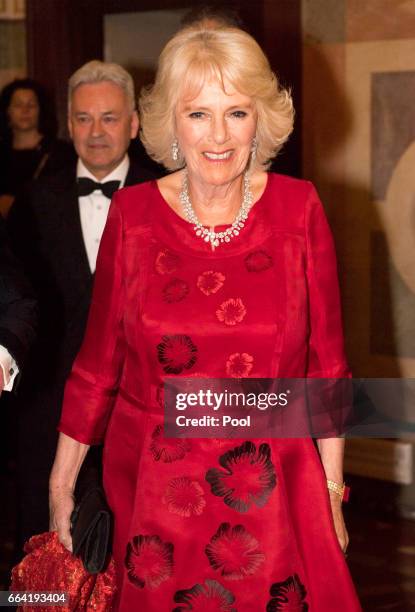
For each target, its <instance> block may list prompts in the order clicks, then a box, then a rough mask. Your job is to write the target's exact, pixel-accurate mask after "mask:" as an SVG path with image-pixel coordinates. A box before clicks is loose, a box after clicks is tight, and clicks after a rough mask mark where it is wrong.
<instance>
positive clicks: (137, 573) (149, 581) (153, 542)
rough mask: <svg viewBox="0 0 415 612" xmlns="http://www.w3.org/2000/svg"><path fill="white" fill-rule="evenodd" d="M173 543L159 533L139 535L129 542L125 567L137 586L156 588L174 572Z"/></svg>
mask: <svg viewBox="0 0 415 612" xmlns="http://www.w3.org/2000/svg"><path fill="white" fill-rule="evenodd" d="M173 549H174V547H173V544H171V543H170V542H163V541H162V540H161V538H159V536H158V535H152V536H148V535H137V536H135V537H134V538H133V539H132V540H131V542H128V544H127V553H126V556H125V567H126V569H127V574H128V579H129V581H130V582H131V583H132V584H133V585H134V586H136V587H138V588H140V589H143V588H144V587H148V588H149V589H156V588H157V587H159V586H160V585H161V584H162V582H164V581H165V580H168V578H170V576H171V575H172V573H173Z"/></svg>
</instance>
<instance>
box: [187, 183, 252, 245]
mask: <svg viewBox="0 0 415 612" xmlns="http://www.w3.org/2000/svg"><path fill="white" fill-rule="evenodd" d="M243 185H244V191H243V198H242V203H241V207H240V209H239V211H238V214H237V215H236V218H235V221H234V222H233V223H232V225H231V226H230V227H228V229H226V230H225V231H224V232H215V231H213V230H212V229H207V228H206V227H203V225H202V223H201V222H200V221H199V219H198V218H197V216H196V213H195V211H194V209H193V206H192V203H191V201H190V196H189V182H188V179H187V172H185V175H184V178H183V184H182V189H181V191H180V194H179V200H180V202H181V204H182V206H183V210H184V215H185V217H186V220H187V221H189V223H192V224H193V229H194V230H195V232H196V236H200V237H201V238H202V240H204V241H205V242H210V244H211V247H212V249H214V248H215V247H217V246H219V245H220V244H221V243H222V242H230V241H231V238H234V237H235V236H238V235H239V232H240V231H241V229H242V228H243V227H244V225H245V221H246V220H247V218H248V213H249V210H250V208H251V206H252V200H253V196H252V191H251V185H250V183H249V178H248V173H247V172H245V174H244V177H243Z"/></svg>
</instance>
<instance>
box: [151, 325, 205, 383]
mask: <svg viewBox="0 0 415 612" xmlns="http://www.w3.org/2000/svg"><path fill="white" fill-rule="evenodd" d="M157 355H158V360H159V362H160V363H161V364H162V366H163V370H164V371H165V372H166V374H180V373H181V372H183V370H190V368H192V367H193V366H194V364H195V363H196V360H197V347H196V346H195V345H194V344H193V342H192V339H191V338H190V336H186V335H184V334H173V335H171V336H163V337H162V339H161V342H160V344H158V345H157Z"/></svg>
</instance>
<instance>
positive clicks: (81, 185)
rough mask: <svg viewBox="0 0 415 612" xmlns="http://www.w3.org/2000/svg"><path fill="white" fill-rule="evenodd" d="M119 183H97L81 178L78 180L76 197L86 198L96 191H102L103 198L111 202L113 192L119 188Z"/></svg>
mask: <svg viewBox="0 0 415 612" xmlns="http://www.w3.org/2000/svg"><path fill="white" fill-rule="evenodd" d="M120 184H121V181H107V182H106V183H97V182H96V181H93V180H92V179H90V178H87V177H84V176H81V177H80V178H78V196H79V197H82V196H87V195H89V194H90V193H92V192H93V191H95V190H96V189H99V190H100V191H102V193H103V194H104V196H105V197H106V198H108V199H109V200H111V198H112V196H113V194H114V192H115V191H117V189H118V187H119V186H120Z"/></svg>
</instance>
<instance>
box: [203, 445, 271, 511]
mask: <svg viewBox="0 0 415 612" xmlns="http://www.w3.org/2000/svg"><path fill="white" fill-rule="evenodd" d="M219 463H220V465H221V466H222V467H223V468H224V469H223V470H220V469H217V468H212V469H210V470H208V472H207V473H206V480H207V482H208V483H209V484H210V486H211V492H212V493H213V495H217V496H218V497H223V498H224V499H223V501H224V502H225V504H226V505H227V506H229V507H230V508H233V509H234V510H236V511H237V512H248V510H249V509H250V508H251V506H252V505H255V506H257V507H258V508H262V507H263V506H265V504H266V503H267V501H268V499H269V497H270V495H271V493H272V491H273V489H274V488H275V486H276V483H277V477H276V474H275V468H274V465H273V463H272V461H271V448H270V446H269V444H265V443H264V444H261V445H260V446H259V448H258V450H257V448H256V446H255V444H254V443H253V442H250V441H246V442H244V443H243V444H241V446H237V447H235V448H233V449H232V450H230V451H228V452H226V453H225V454H223V455H221V456H220V457H219Z"/></svg>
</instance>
